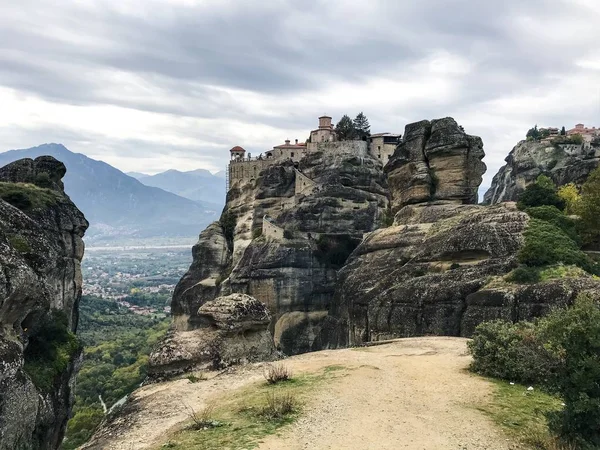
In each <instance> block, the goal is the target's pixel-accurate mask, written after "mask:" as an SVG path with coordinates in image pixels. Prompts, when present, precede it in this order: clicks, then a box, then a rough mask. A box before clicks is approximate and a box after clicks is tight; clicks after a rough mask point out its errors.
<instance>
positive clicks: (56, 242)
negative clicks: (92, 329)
mask: <svg viewBox="0 0 600 450" xmlns="http://www.w3.org/2000/svg"><path fill="white" fill-rule="evenodd" d="M65 172H66V169H65V166H64V165H63V164H62V163H61V162H59V161H57V160H55V159H54V158H52V157H39V158H37V159H35V160H31V159H24V160H19V161H16V162H14V163H12V164H10V165H8V166H6V167H4V168H2V169H0V268H1V269H2V270H1V271H0V280H1V282H0V366H1V368H0V369H1V370H0V449H2V450H14V449H55V448H58V446H59V445H60V443H61V441H62V437H63V435H64V430H65V426H66V423H67V420H68V417H69V413H70V410H71V406H72V401H73V383H74V376H75V373H76V369H77V364H78V362H79V358H80V353H81V348H80V345H79V343H78V341H77V339H76V337H75V335H74V332H75V330H76V328H77V320H78V302H79V299H80V297H81V284H82V278H81V270H80V261H81V258H82V257H83V249H84V247H83V241H82V239H81V238H82V237H83V234H84V232H85V230H86V229H87V227H88V222H87V221H86V220H85V218H84V216H83V214H82V213H81V212H80V211H79V210H78V209H77V208H76V207H75V205H74V204H73V203H72V202H71V201H70V199H69V197H68V196H67V195H66V194H65V193H64V190H63V184H62V181H61V179H62V177H63V176H64V175H65Z"/></svg>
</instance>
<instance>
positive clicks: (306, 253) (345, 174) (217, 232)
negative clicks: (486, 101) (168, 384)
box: [151, 141, 389, 376]
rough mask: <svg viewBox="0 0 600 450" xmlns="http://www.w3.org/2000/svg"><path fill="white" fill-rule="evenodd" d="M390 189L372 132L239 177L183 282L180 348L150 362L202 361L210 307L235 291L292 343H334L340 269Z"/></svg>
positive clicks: (162, 368) (177, 297)
mask: <svg viewBox="0 0 600 450" xmlns="http://www.w3.org/2000/svg"><path fill="white" fill-rule="evenodd" d="M388 195H389V194H388V189H387V182H386V178H385V175H384V173H383V167H382V165H381V162H380V161H379V160H377V159H375V158H374V157H372V156H370V155H369V154H368V152H367V144H366V142H363V141H349V142H333V143H326V144H319V146H318V148H317V150H316V151H315V152H312V153H309V154H308V155H306V156H305V157H304V158H302V159H301V160H300V161H299V162H293V161H292V160H281V161H280V162H279V163H278V164H274V165H271V166H268V167H265V168H264V169H263V170H262V171H261V172H257V173H256V174H255V176H253V177H251V178H246V179H242V180H236V181H235V182H234V184H233V185H232V186H231V188H230V190H229V193H228V196H227V205H226V207H225V210H224V212H223V215H222V217H221V220H220V221H219V222H216V223H214V224H212V225H211V226H210V227H208V228H207V229H206V230H204V232H202V234H201V235H200V238H199V241H198V243H197V244H196V245H195V246H194V249H193V254H194V260H193V263H192V265H191V266H190V269H189V270H188V272H187V273H186V275H185V276H184V277H183V278H182V279H181V281H180V283H179V284H178V286H177V287H176V289H175V293H174V295H173V300H172V311H173V315H174V330H173V333H172V335H171V337H170V338H169V342H167V343H165V346H164V347H165V348H168V347H169V346H170V347H171V348H172V349H173V350H172V351H171V352H170V353H169V352H167V351H165V352H163V355H164V356H163V357H160V358H159V357H158V354H157V355H156V356H157V357H156V358H153V359H152V360H151V365H152V369H151V371H153V372H154V373H155V374H156V375H157V376H158V375H159V374H161V373H162V374H164V375H169V374H171V373H172V372H173V371H178V370H180V368H181V367H184V366H188V367H189V366H190V361H193V362H194V364H196V365H197V363H198V361H197V360H198V359H202V358H204V356H201V357H200V356H198V355H200V354H201V353H203V352H204V353H206V352H205V350H203V348H200V347H198V346H197V345H196V344H197V343H198V342H199V336H200V334H202V336H204V337H203V338H202V339H205V340H207V341H208V340H210V339H212V338H209V337H206V336H205V335H204V333H205V332H204V331H201V332H200V331H198V330H204V328H205V319H204V318H203V316H202V311H203V310H205V309H206V308H210V307H211V305H212V304H213V303H214V302H215V301H216V300H215V298H217V297H219V296H227V295H230V294H232V295H235V294H246V295H249V296H252V297H254V298H256V299H258V300H260V301H261V302H262V303H264V304H265V305H266V306H267V308H268V310H269V317H270V322H269V323H268V328H269V330H270V332H271V334H272V335H273V337H274V341H275V345H276V347H277V349H279V350H281V351H282V352H283V353H285V354H295V353H302V352H307V351H311V350H318V349H321V348H323V347H324V346H326V345H327V343H326V342H325V338H324V336H326V330H327V329H328V327H329V322H330V321H329V317H328V310H329V307H330V303H331V300H332V298H333V293H334V289H335V283H336V271H337V270H338V269H339V268H340V267H341V266H342V265H343V263H344V261H345V260H346V258H347V257H348V256H349V255H350V253H351V252H352V250H353V249H354V248H355V247H356V246H357V245H358V243H359V242H360V240H361V239H362V236H363V234H364V233H365V232H369V231H373V230H375V229H377V228H378V226H379V224H380V223H381V221H382V219H383V217H384V215H385V212H386V210H387V208H388V204H389V200H388ZM265 217H269V219H268V224H269V226H270V228H268V229H267V228H264V227H263V225H264V224H263V221H264V220H265V219H264V218H265ZM265 225H266V224H265ZM263 228H264V230H265V232H264V233H263ZM268 230H274V231H273V232H274V233H275V232H277V230H278V232H279V233H280V234H279V236H271V235H269V234H268ZM284 234H285V235H284ZM190 336H195V337H193V338H190ZM190 339H192V340H193V341H194V344H189V340H190ZM183 349H186V350H185V351H184V350H183ZM178 352H179V353H181V354H179V353H178ZM233 359H235V358H233ZM169 360H172V364H171V363H169V362H168V361H169ZM202 360H203V359H202ZM180 361H183V362H180ZM203 361H204V360H203ZM170 365H173V368H174V369H173V370H171V367H170Z"/></svg>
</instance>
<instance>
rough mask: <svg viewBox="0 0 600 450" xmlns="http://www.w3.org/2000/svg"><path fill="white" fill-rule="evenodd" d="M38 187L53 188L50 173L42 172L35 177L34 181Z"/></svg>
mask: <svg viewBox="0 0 600 450" xmlns="http://www.w3.org/2000/svg"><path fill="white" fill-rule="evenodd" d="M34 183H35V185H36V186H39V187H43V188H49V187H50V186H52V181H51V180H50V174H49V173H48V172H40V173H38V174H37V175H36V176H35V181H34Z"/></svg>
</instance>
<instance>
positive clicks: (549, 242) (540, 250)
mask: <svg viewBox="0 0 600 450" xmlns="http://www.w3.org/2000/svg"><path fill="white" fill-rule="evenodd" d="M518 259H519V262H520V263H522V264H525V265H528V266H532V267H541V266H546V265H551V264H556V263H563V264H573V265H576V266H579V267H581V268H583V269H585V270H588V271H592V270H593V269H592V266H593V264H592V262H591V260H590V258H589V257H588V256H587V255H586V254H585V253H584V252H582V251H581V250H580V249H579V246H578V245H577V243H575V241H573V239H571V238H570V237H569V236H568V235H567V234H566V233H565V232H564V231H563V230H562V229H560V228H558V227H557V226H555V225H552V224H551V223H549V222H545V221H543V220H539V219H531V220H530V222H529V227H528V228H527V230H526V231H525V243H524V245H523V247H522V248H521V250H520V251H519V253H518Z"/></svg>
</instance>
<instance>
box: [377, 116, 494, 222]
mask: <svg viewBox="0 0 600 450" xmlns="http://www.w3.org/2000/svg"><path fill="white" fill-rule="evenodd" d="M483 157H484V152H483V142H482V141H481V138H479V137H477V136H470V135H468V134H466V133H465V132H464V131H463V130H462V129H461V128H460V127H459V125H458V124H457V123H456V121H455V120H454V119H452V118H449V117H448V118H445V119H438V120H432V121H428V120H423V121H421V122H416V123H413V124H410V125H407V126H406V129H405V132H404V139H403V141H402V142H401V143H400V145H398V148H397V149H396V152H395V153H394V155H393V156H392V158H391V159H390V161H389V163H388V164H387V165H386V167H385V172H386V173H387V176H388V180H389V186H390V190H391V191H392V193H393V195H392V211H394V212H396V211H398V210H399V209H401V208H402V207H403V206H406V205H409V204H415V203H423V202H428V201H434V200H456V201H459V202H461V203H465V204H471V203H477V189H478V187H479V185H480V184H481V180H482V178H481V177H482V175H483V174H484V172H485V169H486V167H485V164H484V163H483V161H482V159H483Z"/></svg>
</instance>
